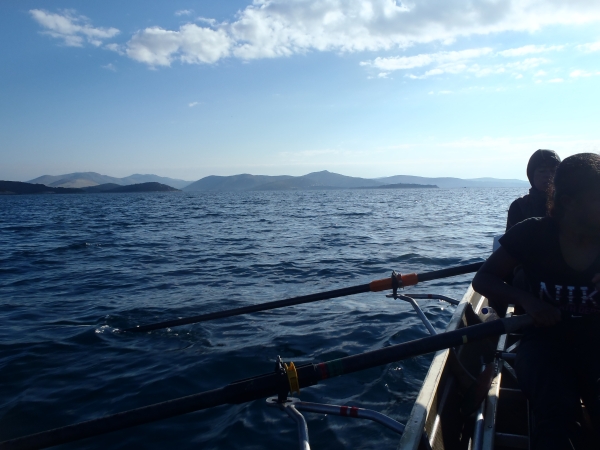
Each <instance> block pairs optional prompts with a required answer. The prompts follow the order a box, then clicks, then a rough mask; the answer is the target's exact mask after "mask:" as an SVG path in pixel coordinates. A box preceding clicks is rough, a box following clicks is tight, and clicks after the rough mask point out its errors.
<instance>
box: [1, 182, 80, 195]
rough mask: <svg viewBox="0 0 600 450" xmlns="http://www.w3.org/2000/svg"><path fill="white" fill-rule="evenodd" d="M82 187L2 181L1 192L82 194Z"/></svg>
mask: <svg viewBox="0 0 600 450" xmlns="http://www.w3.org/2000/svg"><path fill="white" fill-rule="evenodd" d="M83 192H84V191H83V190H81V189H69V188H60V187H49V186H45V185H43V184H31V183H22V182H20V181H0V194H17V195H19V194H81V193H83Z"/></svg>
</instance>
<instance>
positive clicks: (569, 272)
mask: <svg viewBox="0 0 600 450" xmlns="http://www.w3.org/2000/svg"><path fill="white" fill-rule="evenodd" d="M500 245H502V247H503V248H504V249H505V250H506V251H507V252H508V253H509V254H510V255H511V256H512V257H513V258H515V259H517V260H519V262H521V264H522V265H523V271H524V272H525V278H526V280H527V282H528V284H529V290H530V292H531V293H532V294H534V295H536V296H538V297H539V298H540V299H542V300H544V301H547V302H549V303H550V304H552V305H554V306H557V307H558V308H560V309H561V310H562V311H564V312H565V313H570V314H572V315H575V316H578V315H588V314H598V313H600V293H597V292H596V290H595V289H596V288H595V286H594V283H592V278H593V277H594V275H596V274H597V273H600V256H599V257H598V258H596V260H595V261H594V262H593V264H592V265H591V266H590V267H588V268H587V269H586V270H583V271H578V270H574V269H572V268H571V267H569V265H568V264H567V263H566V262H565V260H564V258H563V256H562V252H561V250H560V243H559V233H558V224H557V223H556V221H555V220H554V219H552V218H550V217H544V218H534V219H527V220H525V221H523V222H521V223H518V224H517V225H515V226H514V227H512V228H511V229H510V230H508V231H507V232H506V234H505V235H504V236H502V237H501V238H500Z"/></svg>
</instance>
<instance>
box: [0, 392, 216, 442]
mask: <svg viewBox="0 0 600 450" xmlns="http://www.w3.org/2000/svg"><path fill="white" fill-rule="evenodd" d="M224 390H225V388H219V389H215V390H213V391H206V392H201V393H199V394H195V395H190V396H188V397H182V398H178V399H175V400H169V401H166V402H162V403H155V404H154V405H149V406H144V407H142V408H137V409H132V410H129V411H125V412H121V413H117V414H113V415H110V416H104V417H100V418H98V419H94V420H89V421H87V422H81V423H77V424H74V425H69V426H66V427H62V428H55V429H53V430H49V431H44V432H41V433H37V434H31V435H29V436H24V437H22V438H17V439H12V440H9V441H4V442H1V443H0V449H2V450H30V449H31V450H33V449H41V448H47V447H53V446H55V445H60V444H66V443H68V442H73V441H78V440H80V439H85V438H89V437H93V436H98V435H101V434H106V433H110V432H113V431H118V430H122V429H124V428H130V427H134V426H137V425H142V424H145V423H150V422H156V421H157V420H163V419H168V418H169V417H174V416H180V415H182V414H187V413H190V412H194V411H198V410H200V409H206V408H211V407H213V406H218V405H222V404H223V392H224Z"/></svg>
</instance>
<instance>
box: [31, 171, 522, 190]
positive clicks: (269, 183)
mask: <svg viewBox="0 0 600 450" xmlns="http://www.w3.org/2000/svg"><path fill="white" fill-rule="evenodd" d="M144 182H157V183H161V184H165V185H167V186H171V187H173V188H176V189H181V190H184V191H186V192H197V191H213V192H218V191H229V192H236V191H238V192H239V191H255V190H258V191H267V190H306V189H309V190H310V189H357V188H360V189H365V188H369V187H373V188H376V187H381V186H384V185H398V186H396V188H405V187H408V185H411V186H412V187H413V188H418V187H419V186H427V185H429V186H430V185H435V186H437V187H439V188H465V187H519V188H528V187H529V183H528V182H527V181H523V180H515V179H498V178H490V177H481V178H469V179H463V178H456V177H420V176H416V175H393V176H389V177H380V178H361V177H351V176H347V175H341V174H337V173H334V172H329V171H327V170H322V171H320V172H311V173H308V174H306V175H302V176H292V175H252V174H249V173H242V174H237V175H229V176H223V175H209V176H206V177H203V178H201V179H199V180H197V181H194V182H191V181H185V180H179V179H176V178H168V177H161V176H158V175H154V174H133V175H130V176H128V177H123V178H117V177H111V176H108V175H101V174H99V173H96V172H74V173H70V174H64V175H43V176H41V177H38V178H34V179H33V180H30V181H29V183H38V184H44V185H46V186H48V187H51V188H58V187H62V188H90V187H93V186H100V185H105V184H109V183H112V184H114V185H118V186H129V185H133V184H140V183H144ZM402 185H407V186H402ZM105 188H106V186H105ZM105 188H104V189H105Z"/></svg>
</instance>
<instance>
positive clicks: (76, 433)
mask: <svg viewBox="0 0 600 450" xmlns="http://www.w3.org/2000/svg"><path fill="white" fill-rule="evenodd" d="M532 324H533V320H532V319H531V317H529V316H527V315H524V316H518V317H511V318H508V319H499V320H493V321H491V322H486V323H482V324H480V325H473V326H471V327H465V328H461V329H458V330H454V331H449V332H447V333H440V334H437V335H434V336H428V337H424V338H421V339H416V340H414V341H410V342H405V343H403V344H397V345H392V346H390V347H385V348H382V349H379V350H373V351H370V352H365V353H360V354H358V355H352V356H346V357H344V358H340V359H335V360H332V361H326V362H322V363H318V364H307V365H305V366H300V367H298V368H297V369H296V368H292V366H293V364H290V368H288V371H287V373H286V372H285V370H284V371H283V372H282V371H280V370H276V371H275V372H271V373H267V374H263V375H259V376H256V377H253V378H248V379H245V380H241V381H236V382H233V383H231V384H228V385H227V386H224V387H221V388H218V389H214V390H212V391H206V392H201V393H198V394H194V395H190V396H187V397H181V398H178V399H175V400H170V401H166V402H162V403H156V404H154V405H150V406H145V407H142V408H138V409H132V410H129V411H125V412H121V413H117V414H113V415H110V416H104V417H101V418H99V419H94V420H89V421H87V422H81V423H78V424H75V425H69V426H66V427H62V428H55V429H53V430H49V431H44V432H41V433H37V434H32V435H29V436H24V437H20V438H16V439H11V440H8V441H4V442H1V443H0V450H16V449H18V450H29V449H41V448H46V447H52V446H54V445H59V444H65V443H67V442H72V441H76V440H79V439H84V438H88V437H92V436H97V435H100V434H104V433H109V432H112V431H117V430H122V429H124V428H129V427H133V426H136V425H141V424H145V423H150V422H155V421H157V420H162V419H167V418H169V417H175V416H179V415H182V414H187V413H190V412H194V411H199V410H202V409H207V408H212V407H214V406H219V405H225V404H238V403H245V402H249V401H252V400H257V399H260V398H265V397H269V396H272V395H279V396H280V397H283V398H285V397H286V396H287V394H288V392H291V391H296V390H297V391H299V389H302V388H306V387H309V386H314V385H316V384H318V382H319V381H321V380H325V379H328V378H334V377H337V376H340V375H346V374H349V373H353V372H357V371H360V370H365V369H370V368H373V367H377V366H381V365H384V364H389V363H392V362H395V361H400V360H402V359H406V358H410V357H413V356H418V355H424V354H427V353H432V352H436V351H438V350H443V349H446V348H450V347H456V346H459V345H462V344H466V343H467V342H472V341H477V340H481V339H485V338H488V337H492V336H499V335H502V334H507V333H514V332H516V331H519V330H522V329H524V328H526V327H530V326H531V325H532ZM290 373H291V376H290ZM296 383H297V384H296Z"/></svg>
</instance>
